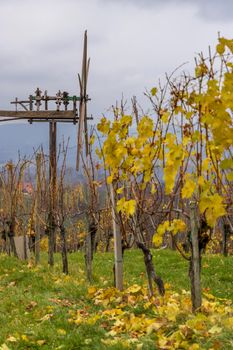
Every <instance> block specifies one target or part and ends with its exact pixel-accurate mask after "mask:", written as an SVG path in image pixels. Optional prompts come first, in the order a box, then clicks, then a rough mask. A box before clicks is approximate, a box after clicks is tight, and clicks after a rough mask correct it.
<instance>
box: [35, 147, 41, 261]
mask: <svg viewBox="0 0 233 350" xmlns="http://www.w3.org/2000/svg"><path fill="white" fill-rule="evenodd" d="M40 208H41V153H38V154H37V155H36V203H35V213H36V217H35V263H36V265H37V264H39V262H40V221H39V212H40Z"/></svg>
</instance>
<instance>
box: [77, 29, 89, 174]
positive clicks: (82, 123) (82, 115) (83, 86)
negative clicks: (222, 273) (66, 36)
mask: <svg viewBox="0 0 233 350" xmlns="http://www.w3.org/2000/svg"><path fill="white" fill-rule="evenodd" d="M88 70H89V60H88V62H87V31H85V33H84V46H83V61H82V78H80V75H79V85H80V97H81V101H80V112H79V125H78V140H77V158H76V170H77V171H78V170H79V160H80V153H81V151H82V144H83V129H84V128H85V144H86V154H87V153H88V135H87V121H86V119H87V112H86V90H87V75H88Z"/></svg>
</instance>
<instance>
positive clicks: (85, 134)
mask: <svg viewBox="0 0 233 350" xmlns="http://www.w3.org/2000/svg"><path fill="white" fill-rule="evenodd" d="M89 68H90V58H88V61H87V67H86V85H87V80H88V74H89ZM84 136H85V146H86V157H87V156H88V153H89V143H88V141H89V140H88V127H87V101H85V115H84Z"/></svg>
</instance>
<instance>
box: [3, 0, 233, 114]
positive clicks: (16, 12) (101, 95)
mask: <svg viewBox="0 0 233 350" xmlns="http://www.w3.org/2000/svg"><path fill="white" fill-rule="evenodd" d="M85 29H87V30H88V49H89V55H90V57H91V67H90V79H89V87H88V93H89V95H90V96H91V98H92V101H91V103H90V106H89V111H90V112H91V113H92V114H93V116H94V117H95V118H96V120H98V117H100V116H101V114H102V113H106V111H107V110H108V108H109V107H110V106H111V105H112V104H114V102H115V101H116V100H119V99H120V98H121V95H122V93H123V94H124V96H125V97H126V98H130V97H131V96H133V95H137V96H138V97H139V99H140V100H141V98H143V92H144V91H145V89H146V88H147V89H150V88H151V87H152V86H154V85H156V83H157V81H158V79H159V78H161V77H163V76H164V73H165V72H168V73H169V72H171V71H173V69H174V68H176V67H177V66H179V65H180V64H182V63H183V62H186V61H189V62H190V64H191V63H192V62H193V57H194V55H195V54H196V53H197V52H200V51H204V52H207V48H208V45H211V46H212V47H214V46H215V44H216V42H217V34H218V31H220V32H221V35H223V36H225V37H228V38H232V37H233V1H232V0H221V1H219V0H37V1H34V0H0V33H1V34H0V35H1V40H0V67H1V68H0V109H4V108H10V107H11V106H10V104H9V101H10V100H11V99H12V98H14V97H16V96H18V97H20V98H25V97H27V96H28V95H29V94H30V93H32V92H34V91H35V88H36V87H37V86H39V87H40V88H41V89H42V90H44V89H47V90H48V92H49V93H51V94H52V93H55V92H57V90H58V89H61V90H68V91H69V92H70V93H71V94H78V93H79V91H78V80H77V73H78V72H79V71H80V69H81V58H82V41H83V32H84V30H85Z"/></svg>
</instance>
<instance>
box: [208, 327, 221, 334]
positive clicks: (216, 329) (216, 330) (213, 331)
mask: <svg viewBox="0 0 233 350" xmlns="http://www.w3.org/2000/svg"><path fill="white" fill-rule="evenodd" d="M208 332H209V333H210V334H219V333H221V332H222V328H221V327H218V326H216V325H215V326H213V327H212V328H210V329H209V331H208Z"/></svg>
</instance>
